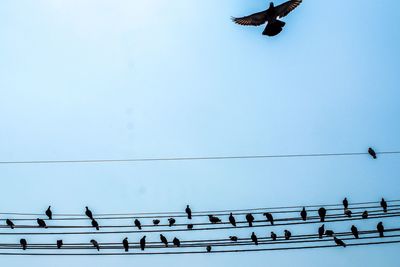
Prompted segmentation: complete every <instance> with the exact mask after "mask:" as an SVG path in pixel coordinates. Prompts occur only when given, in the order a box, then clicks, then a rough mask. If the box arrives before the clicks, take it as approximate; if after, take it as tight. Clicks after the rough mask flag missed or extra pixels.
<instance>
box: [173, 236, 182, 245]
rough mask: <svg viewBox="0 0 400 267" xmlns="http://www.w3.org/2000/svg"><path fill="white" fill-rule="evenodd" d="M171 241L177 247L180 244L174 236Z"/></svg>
mask: <svg viewBox="0 0 400 267" xmlns="http://www.w3.org/2000/svg"><path fill="white" fill-rule="evenodd" d="M172 243H173V244H174V245H175V246H177V247H178V248H179V247H180V246H181V241H180V240H179V239H178V238H176V237H175V238H174V239H173V240H172Z"/></svg>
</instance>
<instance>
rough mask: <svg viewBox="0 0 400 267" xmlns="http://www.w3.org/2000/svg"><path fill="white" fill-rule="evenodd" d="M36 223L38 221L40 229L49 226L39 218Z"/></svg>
mask: <svg viewBox="0 0 400 267" xmlns="http://www.w3.org/2000/svg"><path fill="white" fill-rule="evenodd" d="M36 221H37V223H38V225H39V227H42V228H47V225H46V223H45V221H44V220H42V219H39V218H37V219H36Z"/></svg>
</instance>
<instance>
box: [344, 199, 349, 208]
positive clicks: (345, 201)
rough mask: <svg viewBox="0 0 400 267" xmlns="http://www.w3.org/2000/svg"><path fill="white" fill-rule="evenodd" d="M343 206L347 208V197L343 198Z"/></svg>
mask: <svg viewBox="0 0 400 267" xmlns="http://www.w3.org/2000/svg"><path fill="white" fill-rule="evenodd" d="M343 207H344V209H345V210H347V209H348V208H349V201H348V200H347V197H345V198H344V199H343Z"/></svg>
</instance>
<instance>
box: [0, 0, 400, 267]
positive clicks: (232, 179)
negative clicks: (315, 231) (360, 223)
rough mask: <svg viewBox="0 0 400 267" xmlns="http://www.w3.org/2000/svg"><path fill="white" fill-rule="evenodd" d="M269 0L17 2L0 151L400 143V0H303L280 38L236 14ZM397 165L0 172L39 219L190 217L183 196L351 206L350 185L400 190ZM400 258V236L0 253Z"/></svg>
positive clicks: (0, 55)
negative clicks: (391, 240)
mask: <svg viewBox="0 0 400 267" xmlns="http://www.w3.org/2000/svg"><path fill="white" fill-rule="evenodd" d="M267 4H268V3H267V2H266V1H261V0H257V1H255V0H253V1H243V0H220V1H215V0H203V1H193V0H168V1H167V0H146V1H144V0H142V1H133V0H132V1H123V0H113V1H95V0H83V1H82V0H36V1H33V0H31V1H28V0H27V1H23V0H18V1H15V0H2V1H1V2H0V90H1V91H0V92H1V95H0V96H1V97H0V123H1V124H0V125H1V128H0V151H1V153H0V160H2V161H8V160H41V159H54V160H56V159H60V160H61V159H83V158H93V159H96V158H124V157H128V158H132V157H164V156H167V157H168V156H204V155H237V154H286V153H289V154H292V153H293V154H296V153H319V152H321V153H323V152H361V151H366V149H367V148H368V146H370V145H373V146H374V147H375V148H376V149H377V150H378V151H384V150H398V149H399V148H400V139H399V136H400V124H399V118H398V117H399V114H400V113H399V112H400V105H399V98H400V93H399V92H398V91H399V88H398V82H397V79H398V73H399V67H400V61H399V59H400V56H399V55H400V53H399V47H400V31H399V27H398V26H399V24H398V23H399V22H398V17H399V11H398V10H399V8H400V2H399V1H397V0H382V1H372V0H352V1H344V0H336V1H320V0H305V1H304V3H303V4H302V5H301V6H300V7H299V8H298V9H296V10H295V11H294V12H293V13H292V14H291V15H290V16H288V17H287V18H285V21H286V22H287V26H286V27H285V29H284V31H283V33H282V34H281V35H279V36H278V37H276V38H266V37H263V36H262V35H261V32H262V28H245V27H240V26H238V25H235V24H233V23H232V22H231V21H230V19H229V18H230V16H241V15H246V14H248V13H251V12H253V11H254V12H255V11H259V10H261V9H262V8H264V7H266V6H267ZM399 163H400V157H399V156H396V155H387V156H382V157H380V158H379V159H378V160H376V161H373V160H371V159H370V158H369V157H367V156H360V157H342V158H304V159H268V160H237V161H202V162H201V161H198V162H158V163H124V164H60V165H7V166H5V165H2V166H0V174H1V178H2V185H1V188H2V189H1V194H0V210H1V211H25V212H41V211H43V210H44V209H45V208H47V205H49V204H52V205H53V206H54V211H55V212H62V213H66V212H73V213H76V212H80V211H83V207H84V206H85V205H90V206H91V207H92V209H93V210H95V211H97V212H103V213H107V212H122V211H123V212H135V211H170V210H182V209H183V208H184V207H185V205H186V203H190V204H191V205H192V206H193V208H194V209H197V210H206V209H225V208H247V207H255V206H282V205H297V204H314V203H332V202H333V203H337V202H339V201H341V200H342V198H343V197H344V196H349V198H350V200H351V201H357V202H358V201H371V200H378V199H379V198H380V197H381V196H385V197H386V198H388V199H396V198H399V194H398V192H399V188H400V182H399V176H398V175H399V173H398V166H399ZM2 219H3V218H2ZM398 223H399V221H398V220H397V221H396V220H393V225H395V224H397V225H398ZM371 227H373V226H371ZM267 230H268V231H269V229H267ZM213 234H215V233H212V232H210V233H202V237H203V238H204V237H209V236H210V235H213ZM260 234H261V231H260ZM2 238H3V237H2ZM18 238H19V237H11V239H10V240H12V241H13V242H17V241H18ZM87 238H89V237H83V238H82V237H78V238H77V239H79V240H80V241H87ZM118 238H120V237H118ZM121 238H122V237H121ZM135 238H136V239H137V238H138V237H134V236H132V239H135ZM182 238H183V237H182ZM189 238H190V237H189ZM53 239H55V237H54V238H53ZM53 239H51V240H53ZM98 240H99V241H101V238H98ZM74 241H76V240H75V239H74ZM115 241H119V240H115ZM398 251H399V245H389V246H379V247H368V248H367V247H361V248H350V249H347V250H340V249H326V250H311V251H290V252H273V253H271V252H270V253H253V254H237V255H235V254H229V255H197V256H193V255H186V256H155V257H94V258H86V257H76V258H39V257H35V258H32V257H19V258H17V257H1V258H0V263H1V265H5V264H7V265H8V266H24V265H25V266H26V265H27V264H29V265H30V266H39V264H40V265H41V266H55V264H56V261H60V262H58V263H57V266H88V265H89V266H94V265H96V266H123V265H127V264H134V265H138V266H139V265H140V266H160V265H163V266H173V265H174V266H228V265H229V266H243V265H244V264H250V265H252V266H266V265H272V264H274V266H294V264H296V266H322V265H324V266H378V265H380V264H379V262H380V261H383V260H384V261H385V264H384V265H385V266H398V260H399V256H398Z"/></svg>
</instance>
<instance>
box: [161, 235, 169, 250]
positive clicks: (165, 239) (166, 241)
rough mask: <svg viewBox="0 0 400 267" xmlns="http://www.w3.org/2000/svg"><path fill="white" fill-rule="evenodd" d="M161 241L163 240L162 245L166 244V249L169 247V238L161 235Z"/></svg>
mask: <svg viewBox="0 0 400 267" xmlns="http://www.w3.org/2000/svg"><path fill="white" fill-rule="evenodd" d="M160 240H161V243H164V245H165V247H166V248H167V247H168V240H167V238H166V237H165V236H163V235H162V234H160Z"/></svg>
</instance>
